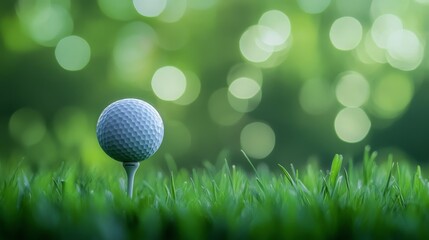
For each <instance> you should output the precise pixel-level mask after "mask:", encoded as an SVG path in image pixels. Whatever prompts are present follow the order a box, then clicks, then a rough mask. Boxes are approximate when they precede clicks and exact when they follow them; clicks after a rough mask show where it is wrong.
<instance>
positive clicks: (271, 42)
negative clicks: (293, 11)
mask: <svg viewBox="0 0 429 240" xmlns="http://www.w3.org/2000/svg"><path fill="white" fill-rule="evenodd" d="M259 26H260V27H259V32H260V41H262V42H263V43H264V44H266V45H268V46H272V47H277V46H281V45H282V44H284V43H286V41H287V40H288V38H289V36H290V34H291V25H290V21H289V18H288V16H287V15H286V14H284V13H283V12H281V11H279V10H270V11H267V12H265V13H264V14H262V16H261V18H260V19H259Z"/></svg>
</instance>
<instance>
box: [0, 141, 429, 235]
mask: <svg viewBox="0 0 429 240" xmlns="http://www.w3.org/2000/svg"><path fill="white" fill-rule="evenodd" d="M248 164H250V166H251V168H252V169H253V171H251V172H246V171H244V170H242V169H241V168H238V167H235V166H231V165H229V164H228V162H227V161H226V160H225V161H224V163H223V164H222V165H220V166H219V167H216V166H214V165H212V164H210V163H208V162H207V163H206V164H205V167H204V168H200V169H192V170H186V169H181V170H176V171H172V172H170V173H167V171H161V170H158V171H151V172H150V173H148V174H146V175H145V176H143V177H139V179H136V186H135V192H134V198H133V199H129V198H128V197H127V196H126V193H125V190H126V189H125V185H126V184H125V181H124V180H125V179H124V175H123V172H119V171H118V174H117V175H116V176H111V174H110V176H108V175H106V174H102V173H97V174H95V173H94V172H92V171H90V170H85V169H84V168H82V167H80V165H79V164H64V165H63V166H62V167H60V168H58V169H57V170H56V171H39V172H37V173H35V172H34V171H31V169H29V168H28V167H27V166H25V165H23V164H21V165H20V166H18V167H15V168H14V169H13V171H12V169H10V168H7V167H6V166H4V165H3V166H2V165H0V174H1V175H0V181H1V182H0V238H1V239H23V238H27V239H42V238H43V239H48V238H56V239H58V238H61V239H279V238H284V239H291V238H300V239H308V238H316V239H334V238H337V239H401V238H407V239H418V238H420V239H429V227H428V226H429V185H428V181H427V179H426V178H425V177H424V176H423V175H422V171H421V169H420V167H419V166H412V165H411V164H409V163H407V162H402V161H400V162H399V163H398V162H397V161H396V160H395V161H394V160H393V158H392V157H388V158H387V159H378V158H377V157H376V153H375V152H370V151H369V149H366V151H365V154H364V159H363V160H362V161H357V162H356V163H353V162H351V161H350V162H347V163H346V162H343V159H342V157H341V156H340V155H336V156H335V157H334V159H333V161H332V165H331V167H330V169H320V168H319V167H318V165H317V164H308V165H307V166H306V167H305V168H302V169H299V170H298V169H294V167H293V165H290V166H282V165H278V168H276V169H271V170H269V169H268V168H264V167H262V168H255V166H254V165H253V164H252V163H251V161H250V160H249V163H248ZM142 178H143V179H142ZM118 179H120V180H118Z"/></svg>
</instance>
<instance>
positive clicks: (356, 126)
mask: <svg viewBox="0 0 429 240" xmlns="http://www.w3.org/2000/svg"><path fill="white" fill-rule="evenodd" d="M334 125H335V132H336V133H337V136H338V137H339V138H340V139H341V140H343V141H344V142H348V143H357V142H360V141H362V140H363V139H364V138H365V137H366V135H368V132H369V130H370V128H371V121H370V120H369V118H368V116H367V115H366V113H365V111H363V110H362V109H360V108H344V109H342V110H341V111H340V112H339V113H338V114H337V116H336V117H335V124H334Z"/></svg>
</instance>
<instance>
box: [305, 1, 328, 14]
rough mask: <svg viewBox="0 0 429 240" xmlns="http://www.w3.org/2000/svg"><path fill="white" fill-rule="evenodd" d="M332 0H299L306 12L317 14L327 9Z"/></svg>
mask: <svg viewBox="0 0 429 240" xmlns="http://www.w3.org/2000/svg"><path fill="white" fill-rule="evenodd" d="M330 3H331V0H298V5H299V7H300V8H301V9H302V10H303V11H304V12H306V13H311V14H316V13H321V12H323V11H325V9H326V8H327V7H328V6H329V4H330Z"/></svg>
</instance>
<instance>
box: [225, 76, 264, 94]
mask: <svg viewBox="0 0 429 240" xmlns="http://www.w3.org/2000/svg"><path fill="white" fill-rule="evenodd" d="M228 90H229V92H230V93H231V94H232V95H234V96H235V97H236V98H240V99H249V98H252V97H254V96H255V95H256V94H257V93H258V92H259V91H260V90H261V86H259V84H258V83H257V82H256V81H255V80H253V79H250V78H246V77H241V78H237V79H236V80H234V81H233V82H232V83H231V84H230V85H229V88H228Z"/></svg>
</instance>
